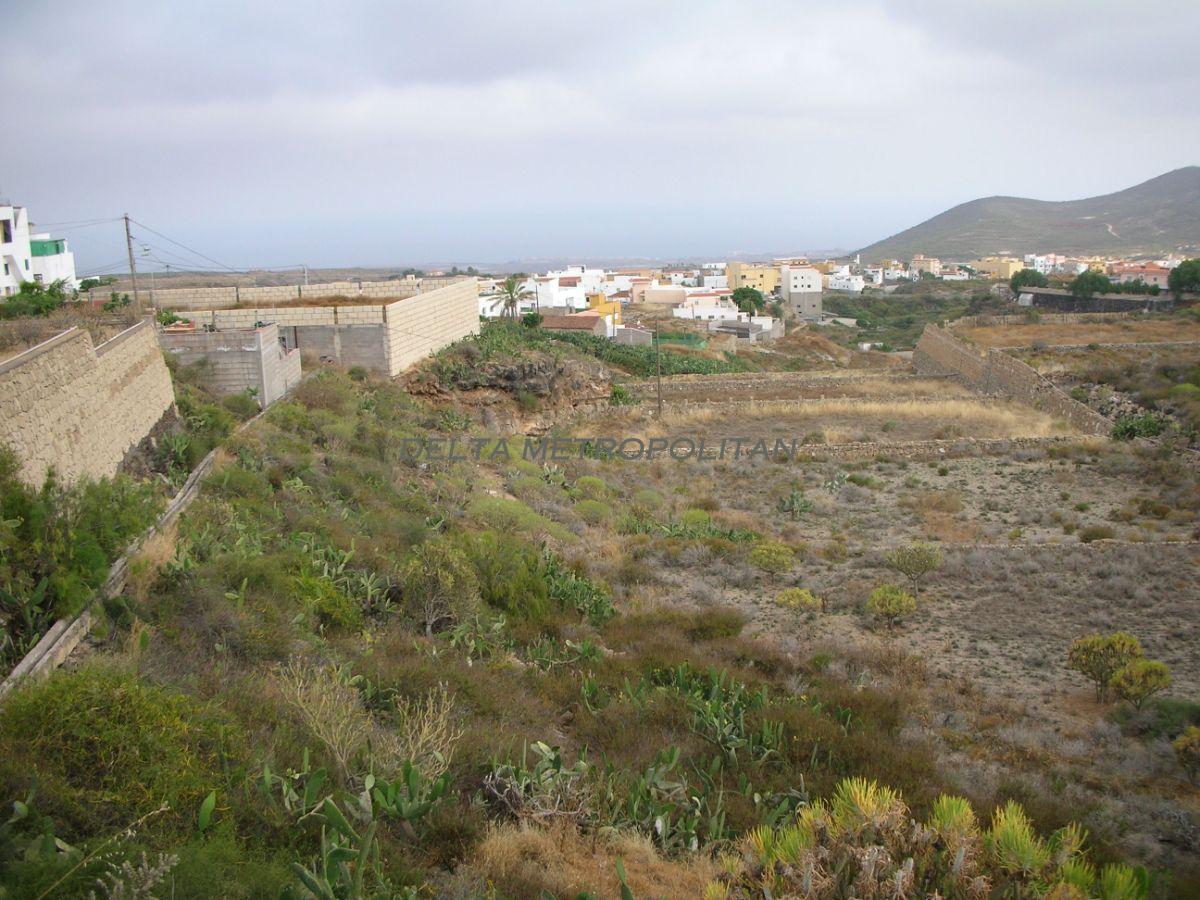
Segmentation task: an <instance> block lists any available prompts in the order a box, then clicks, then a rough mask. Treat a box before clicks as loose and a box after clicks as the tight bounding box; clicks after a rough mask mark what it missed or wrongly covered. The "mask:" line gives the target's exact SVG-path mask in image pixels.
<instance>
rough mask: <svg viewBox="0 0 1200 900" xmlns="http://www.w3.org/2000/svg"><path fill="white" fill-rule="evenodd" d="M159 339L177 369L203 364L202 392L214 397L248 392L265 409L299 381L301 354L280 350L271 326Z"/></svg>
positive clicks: (177, 334)
mask: <svg viewBox="0 0 1200 900" xmlns="http://www.w3.org/2000/svg"><path fill="white" fill-rule="evenodd" d="M158 339H159V343H160V344H161V345H162V347H163V350H164V351H165V352H167V353H169V354H170V355H171V356H173V357H174V358H175V359H177V360H178V361H179V363H180V365H185V366H186V365H192V364H194V363H197V362H200V361H205V362H206V363H207V364H208V376H207V383H206V385H205V386H206V387H207V388H208V389H209V390H211V391H212V392H213V393H215V394H240V393H242V392H243V391H245V390H248V389H249V390H253V391H254V395H255V397H256V398H257V400H258V403H259V405H260V406H262V407H264V408H265V407H267V406H269V405H270V404H272V403H274V402H275V401H276V400H278V399H279V398H280V397H282V396H283V395H284V394H285V393H286V392H287V390H288V389H289V388H290V387H291V386H292V385H293V384H295V383H296V382H297V381H299V379H300V351H298V350H291V351H288V350H285V349H284V347H283V346H282V344H280V341H279V328H278V327H277V326H276V325H265V326H263V327H261V328H250V329H236V330H231V331H194V332H166V331H160V332H159V336H158Z"/></svg>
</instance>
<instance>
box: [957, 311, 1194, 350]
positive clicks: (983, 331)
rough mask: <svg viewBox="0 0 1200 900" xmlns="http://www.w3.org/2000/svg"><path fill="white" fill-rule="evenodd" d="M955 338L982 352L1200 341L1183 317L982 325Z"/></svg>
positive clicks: (1188, 317) (1187, 318)
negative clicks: (1041, 346)
mask: <svg viewBox="0 0 1200 900" xmlns="http://www.w3.org/2000/svg"><path fill="white" fill-rule="evenodd" d="M954 333H955V335H956V336H958V337H960V338H962V339H964V340H968V341H971V342H972V343H974V344H976V345H977V346H979V347H981V348H989V347H1004V348H1009V347H1032V346H1034V345H1039V346H1040V345H1047V346H1053V345H1055V344H1060V345H1079V346H1086V345H1088V344H1146V343H1164V342H1176V341H1200V320H1197V318H1196V317H1195V316H1191V315H1187V314H1184V313H1176V314H1171V315H1151V316H1146V317H1144V318H1136V319H1117V320H1111V321H1084V322H1074V323H1039V322H1029V323H1025V324H1006V325H979V326H974V327H969V328H968V327H962V328H955V329H954Z"/></svg>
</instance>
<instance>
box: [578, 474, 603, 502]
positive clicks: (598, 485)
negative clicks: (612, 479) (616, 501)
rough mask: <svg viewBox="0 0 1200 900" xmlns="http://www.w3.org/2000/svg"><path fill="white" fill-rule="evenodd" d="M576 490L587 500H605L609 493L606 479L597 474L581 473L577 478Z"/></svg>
mask: <svg viewBox="0 0 1200 900" xmlns="http://www.w3.org/2000/svg"><path fill="white" fill-rule="evenodd" d="M575 492H576V493H577V494H578V495H579V496H580V497H583V498H584V499H586V500H603V499H604V498H605V497H607V496H608V495H609V490H608V485H607V484H605V483H604V479H603V478H597V477H596V476H595V475H580V476H579V478H577V479H576V480H575Z"/></svg>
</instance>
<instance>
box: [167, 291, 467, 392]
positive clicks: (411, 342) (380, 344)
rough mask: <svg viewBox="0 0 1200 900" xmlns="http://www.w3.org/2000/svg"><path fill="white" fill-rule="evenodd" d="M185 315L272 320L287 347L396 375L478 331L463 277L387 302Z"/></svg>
mask: <svg viewBox="0 0 1200 900" xmlns="http://www.w3.org/2000/svg"><path fill="white" fill-rule="evenodd" d="M188 318H189V319H191V320H192V321H193V322H195V323H196V326H197V328H203V327H206V326H207V327H210V328H216V329H217V330H218V331H226V330H231V329H238V328H253V327H254V326H255V324H256V323H258V322H262V323H266V324H274V325H277V326H278V327H279V331H280V334H281V335H282V338H283V342H284V344H285V345H286V346H287V347H288V348H292V349H294V348H299V350H300V351H301V352H303V353H311V354H313V355H316V356H318V357H320V358H321V359H327V360H332V361H334V362H338V363H340V364H342V365H344V366H363V367H365V368H368V369H371V370H372V371H376V372H384V373H386V374H388V375H398V374H399V373H400V372H402V371H404V370H405V369H406V368H408V367H409V366H411V365H412V364H413V363H415V362H418V361H419V360H421V359H424V358H425V357H426V356H428V355H429V354H430V353H434V352H436V351H438V350H440V349H442V347H445V346H446V345H448V344H452V343H454V342H455V341H457V340H460V339H461V338H464V337H466V336H467V335H469V334H478V333H479V289H478V285H477V282H476V281H475V279H474V278H469V279H465V280H461V281H456V282H454V283H452V284H449V285H447V286H445V287H441V288H438V289H437V290H433V291H428V292H422V293H420V294H414V295H413V296H411V297H406V298H403V299H400V300H394V301H393V302H391V303H389V304H387V305H381V304H374V305H366V304H364V305H360V306H278V307H273V306H271V307H254V308H246V309H211V310H196V311H194V312H190V313H189V314H188Z"/></svg>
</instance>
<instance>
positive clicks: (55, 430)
mask: <svg viewBox="0 0 1200 900" xmlns="http://www.w3.org/2000/svg"><path fill="white" fill-rule="evenodd" d="M174 405H175V392H174V389H173V388H172V386H171V376H170V374H169V373H168V372H167V366H166V363H164V362H163V356H162V351H161V350H160V349H159V345H158V340H157V338H156V337H155V333H154V327H153V325H152V324H151V323H150V322H149V321H148V320H147V321H145V322H142V323H139V324H138V325H135V326H133V327H132V328H130V329H128V330H126V331H123V332H121V333H120V334H118V335H117V336H116V337H114V338H112V339H111V340H109V341H107V342H105V343H103V344H100V345H99V346H97V347H93V346H92V339H91V337H90V336H89V335H88V333H87V332H86V331H80V330H78V329H74V328H72V329H70V330H68V331H65V332H63V333H62V334H60V335H58V336H56V337H53V338H51V339H50V340H48V341H45V342H44V343H41V344H38V345H37V346H36V347H33V348H31V349H29V350H27V351H25V352H24V353H21V354H19V355H17V356H14V357H12V358H10V359H8V360H5V361H4V362H3V363H0V443H3V444H7V445H8V446H9V447H11V448H12V449H13V451H14V452H15V453H16V454H17V458H18V459H19V460H20V462H21V471H20V475H21V478H22V479H23V480H25V481H27V482H29V483H30V484H41V482H42V481H43V480H44V479H45V477H46V473H47V472H48V471H49V470H50V469H53V470H54V471H55V472H57V473H58V475H59V476H60V477H61V478H62V480H63V481H64V482H65V483H68V484H70V483H73V482H75V481H78V480H79V479H81V478H84V477H88V478H102V477H105V476H111V475H115V474H116V473H117V471H118V470H119V468H120V466H121V463H122V462H123V461H124V460H125V458H126V456H127V455H128V454H129V451H130V450H132V449H133V448H134V447H136V446H137V445H138V444H139V443H141V441H142V440H143V439H145V438H146V437H147V436H148V435H149V434H150V433H151V431H152V430H153V429H154V427H155V426H156V425H157V424H158V423H159V422H160V420H162V418H163V417H164V416H166V415H167V414H168V413H170V412H172V410H173V408H174Z"/></svg>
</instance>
